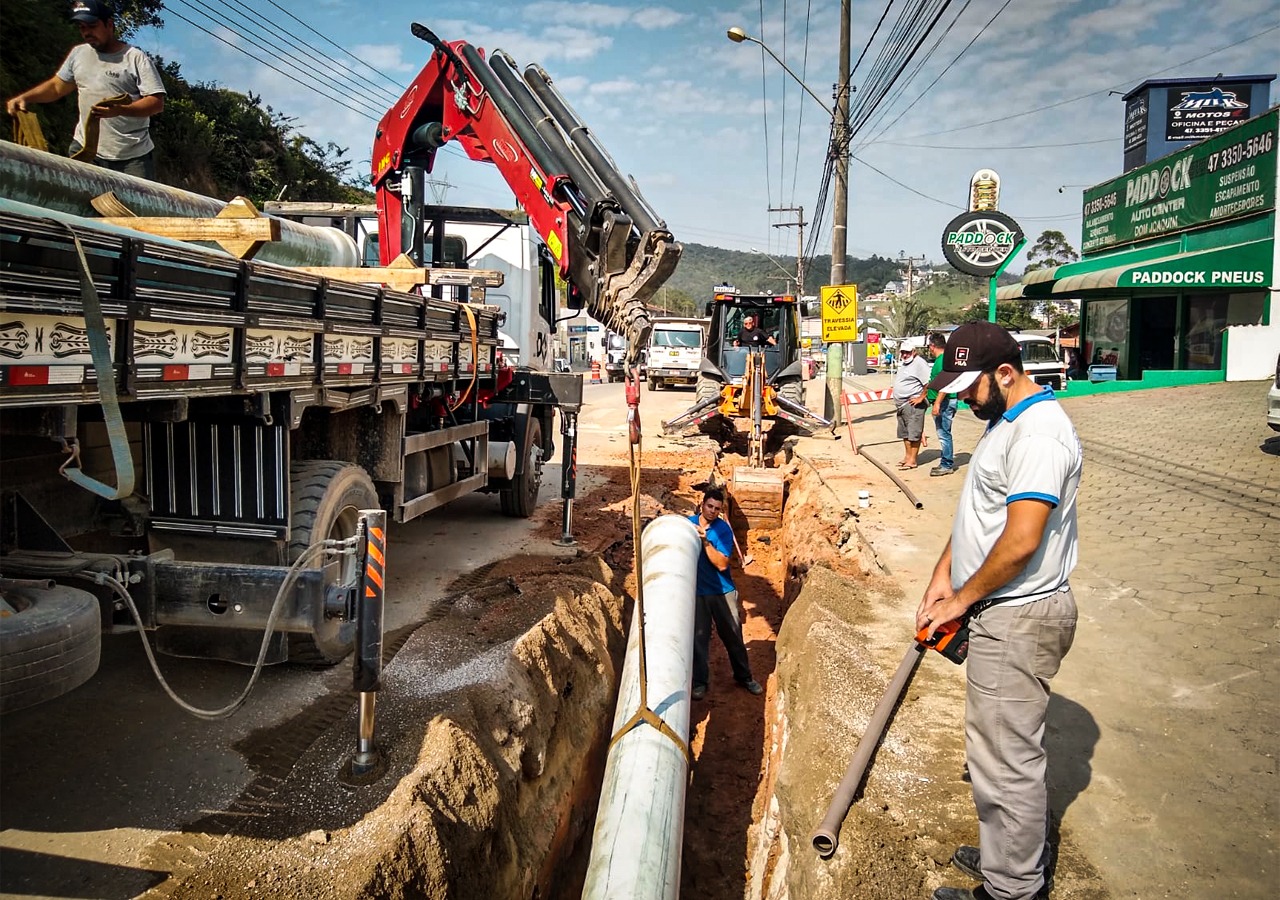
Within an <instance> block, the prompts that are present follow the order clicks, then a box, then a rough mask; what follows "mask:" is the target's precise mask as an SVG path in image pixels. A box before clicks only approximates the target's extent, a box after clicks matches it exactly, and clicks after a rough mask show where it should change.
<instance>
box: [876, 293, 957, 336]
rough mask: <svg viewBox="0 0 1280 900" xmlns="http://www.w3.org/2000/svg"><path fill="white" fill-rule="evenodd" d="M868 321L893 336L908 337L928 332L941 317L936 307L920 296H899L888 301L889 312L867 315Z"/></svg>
mask: <svg viewBox="0 0 1280 900" xmlns="http://www.w3.org/2000/svg"><path fill="white" fill-rule="evenodd" d="M867 321H868V323H871V324H878V325H879V326H880V328H881V329H882V331H883V332H884V333H885V334H886V335H888V336H889V337H892V338H906V337H911V336H913V335H918V334H926V333H927V332H928V331H929V327H930V326H931V325H937V324H939V323H940V321H941V317H940V315H939V313H938V310H936V309H935V308H934V307H932V306H930V305H929V304H928V303H927V302H926V301H924V300H921V299H920V298H919V297H914V296H913V297H912V298H911V299H907V298H906V297H897V298H896V299H893V300H890V301H889V302H888V312H886V313H884V314H883V315H880V316H869V317H867Z"/></svg>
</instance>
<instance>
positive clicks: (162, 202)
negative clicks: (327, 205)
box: [0, 141, 359, 266]
mask: <svg viewBox="0 0 1280 900" xmlns="http://www.w3.org/2000/svg"><path fill="white" fill-rule="evenodd" d="M107 191H111V192H112V193H114V194H115V195H116V199H118V200H119V201H120V202H121V203H123V204H124V205H125V206H127V207H128V208H129V209H130V210H132V211H133V213H134V214H135V215H139V216H181V217H186V218H211V217H213V216H216V215H217V214H218V213H220V212H222V210H223V208H224V207H226V205H227V204H226V203H224V202H223V201H221V200H215V199H214V198H213V197H205V196H204V195H202V194H193V193H192V192H191V191H184V190H182V189H181V188H176V187H170V186H169V185H166V184H160V183H159V182H157V181H148V180H147V179H145V178H135V177H134V176H132V175H126V174H124V173H123V172H115V171H112V170H111V169H104V168H102V167H101V166H93V165H90V164H88V163H82V162H78V161H76V160H74V159H68V158H67V157H65V156H58V155H57V154H54V153H46V152H44V151H42V150H33V149H31V148H30V147H21V146H19V145H18V144H14V143H12V142H10V141H0V197H7V198H8V199H10V200H17V201H18V202H20V203H29V204H31V205H32V206H38V207H43V208H45V209H53V210H57V211H59V212H64V213H70V214H71V215H74V216H85V217H88V218H93V217H94V216H96V215H97V212H96V211H95V210H94V208H93V205H92V204H91V203H90V202H89V201H91V200H92V199H93V198H94V197H96V196H98V195H99V194H104V193H106V192H107ZM202 246H204V245H203V244H202ZM254 260H255V261H257V262H266V263H274V264H275V265H279V266H354V265H356V263H357V262H358V260H359V250H358V249H357V247H356V243H355V241H353V240H352V239H351V238H350V236H348V235H347V234H345V233H344V232H342V231H340V230H338V229H337V228H327V227H320V226H314V225H303V224H301V223H300V222H293V221H290V220H289V219H282V220H281V221H280V240H278V241H268V242H266V243H265V244H264V245H263V247H262V249H261V250H259V251H258V253H257V255H256V256H255V257H254Z"/></svg>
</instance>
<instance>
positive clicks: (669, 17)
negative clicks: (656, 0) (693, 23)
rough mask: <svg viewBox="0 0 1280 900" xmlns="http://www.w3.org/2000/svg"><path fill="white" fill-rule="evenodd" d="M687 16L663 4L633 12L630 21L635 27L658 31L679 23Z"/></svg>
mask: <svg viewBox="0 0 1280 900" xmlns="http://www.w3.org/2000/svg"><path fill="white" fill-rule="evenodd" d="M688 18H689V16H688V15H687V14H685V13H682V12H677V11H676V10H674V9H670V8H668V7H665V6H649V7H645V8H644V9H640V10H637V11H636V12H635V13H633V14H632V16H631V22H632V24H634V25H635V26H636V27H637V28H643V29H644V30H645V31H658V30H660V29H663V28H672V27H674V26H676V25H679V24H680V23H681V22H684V21H686V20H687V19H688Z"/></svg>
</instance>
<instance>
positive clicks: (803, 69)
mask: <svg viewBox="0 0 1280 900" xmlns="http://www.w3.org/2000/svg"><path fill="white" fill-rule="evenodd" d="M812 14H813V0H809V2H808V6H807V7H806V9H805V11H804V60H803V62H801V64H800V80H801V81H802V82H803V81H804V80H805V78H806V77H807V76H808V70H809V25H810V23H811V22H812V21H813V16H812ZM805 105H806V104H805V103H804V101H803V99H802V100H801V102H800V115H799V117H798V118H799V121H798V122H797V123H796V158H795V162H794V163H793V164H792V168H791V205H792V206H794V205H795V202H796V180H797V178H798V177H799V175H800V144H801V133H802V132H803V130H804V109H805Z"/></svg>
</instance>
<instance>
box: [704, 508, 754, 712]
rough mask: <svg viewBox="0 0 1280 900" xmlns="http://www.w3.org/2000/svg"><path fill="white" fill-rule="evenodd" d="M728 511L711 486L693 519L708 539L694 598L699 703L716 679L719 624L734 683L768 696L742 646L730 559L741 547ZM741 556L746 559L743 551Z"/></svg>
mask: <svg viewBox="0 0 1280 900" xmlns="http://www.w3.org/2000/svg"><path fill="white" fill-rule="evenodd" d="M723 510H724V491H722V490H721V489H720V488H714V487H713V488H707V489H706V490H705V491H703V493H702V506H701V508H700V509H699V511H698V513H697V514H696V515H692V516H690V517H689V521H690V522H692V523H693V524H694V527H695V528H697V529H698V535H699V536H700V537H701V538H702V553H701V555H700V556H699V557H698V584H697V587H696V588H695V589H694V592H695V594H696V595H697V596H696V597H695V598H694V602H695V603H696V604H697V609H696V610H695V612H694V619H693V693H692V697H693V699H694V700H701V699H702V698H703V697H705V696H706V695H707V684H708V682H709V681H710V680H711V667H710V659H709V657H710V655H711V625H712V623H713V622H714V623H715V626H716V634H718V635H719V636H720V642H721V643H722V644H724V648H725V649H726V650H727V651H729V664H730V665H731V666H732V667H733V680H734V681H736V682H738V684H740V685H742V686H743V687H744V688H746V689H747V690H748V691H750V692H751V693H753V694H756V695H759V694H763V693H764V688H763V687H762V686H761V684H760V682H758V681H756V680H755V679H754V678H752V677H751V664H750V662H749V661H748V660H747V646H746V644H744V643H743V642H742V622H741V619H740V618H739V615H738V590H737V588H736V587H734V584H733V578H732V577H731V576H730V575H729V560H730V557H731V556H732V554H733V551H734V548H735V546H736V545H737V538H736V537H735V536H734V533H733V528H732V527H731V526H730V525H729V523H728V522H726V521H725V520H724V519H722V518H720V513H721V512H722V511H723ZM738 555H739V556H741V555H742V551H741V550H739V551H738ZM743 565H746V563H745V562H744V563H743Z"/></svg>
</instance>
